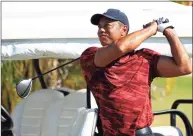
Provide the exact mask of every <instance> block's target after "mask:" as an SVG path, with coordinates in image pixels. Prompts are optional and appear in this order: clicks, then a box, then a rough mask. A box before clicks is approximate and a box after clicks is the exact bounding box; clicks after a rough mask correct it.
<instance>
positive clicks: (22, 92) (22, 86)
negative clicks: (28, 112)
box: [16, 57, 80, 98]
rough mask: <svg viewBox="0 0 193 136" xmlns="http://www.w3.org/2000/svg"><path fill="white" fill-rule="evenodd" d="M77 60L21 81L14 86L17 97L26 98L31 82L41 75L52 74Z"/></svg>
mask: <svg viewBox="0 0 193 136" xmlns="http://www.w3.org/2000/svg"><path fill="white" fill-rule="evenodd" d="M79 59H80V57H79V58H76V59H73V60H71V61H69V62H67V63H65V64H62V65H60V66H58V67H56V68H54V69H51V70H49V71H47V72H45V73H42V74H40V75H37V76H35V77H33V78H29V79H26V80H21V81H20V82H19V83H17V84H16V91H17V94H18V95H19V97H21V98H26V97H27V96H28V95H29V93H30V91H31V87H32V81H33V80H35V79H36V78H38V77H41V76H43V75H45V74H48V73H50V72H52V71H54V70H56V69H58V68H60V67H63V66H65V65H68V64H70V63H73V62H75V61H77V60H79Z"/></svg>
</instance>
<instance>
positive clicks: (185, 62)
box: [157, 28, 192, 77]
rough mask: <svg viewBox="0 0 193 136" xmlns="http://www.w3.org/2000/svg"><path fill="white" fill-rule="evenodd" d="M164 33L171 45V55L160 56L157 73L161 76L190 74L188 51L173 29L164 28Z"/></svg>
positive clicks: (190, 65)
mask: <svg viewBox="0 0 193 136" xmlns="http://www.w3.org/2000/svg"><path fill="white" fill-rule="evenodd" d="M164 35H165V36H166V38H167V40H168V42H169V44H170V46H171V53H172V57H168V56H161V57H160V59H159V61H158V63H157V69H158V74H159V75H160V76H161V77H176V76H182V75H187V74H191V73H192V62H191V59H190V58H189V56H188V53H187V52H186V50H185V48H184V46H183V45H182V43H181V41H180V39H179V38H178V36H177V35H176V33H175V31H174V29H171V28H168V29H165V30H164Z"/></svg>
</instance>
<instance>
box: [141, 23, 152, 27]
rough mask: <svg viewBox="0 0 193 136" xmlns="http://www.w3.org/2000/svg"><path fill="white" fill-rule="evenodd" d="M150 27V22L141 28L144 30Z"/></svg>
mask: <svg viewBox="0 0 193 136" xmlns="http://www.w3.org/2000/svg"><path fill="white" fill-rule="evenodd" d="M150 25H151V22H149V23H147V24H145V25H143V28H146V27H148V26H150Z"/></svg>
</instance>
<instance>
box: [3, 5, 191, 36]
mask: <svg viewBox="0 0 193 136" xmlns="http://www.w3.org/2000/svg"><path fill="white" fill-rule="evenodd" d="M72 7H76V8H72ZM108 8H117V9H120V10H122V11H124V12H125V13H126V14H127V16H128V19H129V22H130V32H133V31H136V30H139V29H142V26H143V24H145V23H148V22H150V21H152V20H153V19H156V18H158V17H162V16H163V17H167V18H169V20H170V22H171V24H172V25H174V27H175V29H176V31H177V33H178V35H179V36H180V37H192V6H184V5H180V4H177V3H174V2H140V3H139V2H102V3H101V2H19V3H18V2H7V3H6V2H5V3H2V39H42V38H43V39H44V38H97V33H96V32H97V27H96V26H93V25H92V24H91V23H90V18H91V16H92V15H93V14H95V13H103V12H104V11H106V10H107V9H108ZM133 13H135V14H133ZM155 37H164V36H163V35H162V34H157V35H155Z"/></svg>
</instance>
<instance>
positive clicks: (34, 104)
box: [12, 89, 68, 136]
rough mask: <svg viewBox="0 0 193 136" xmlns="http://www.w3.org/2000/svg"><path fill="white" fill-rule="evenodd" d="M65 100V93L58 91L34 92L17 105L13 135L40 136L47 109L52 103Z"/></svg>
mask: <svg viewBox="0 0 193 136" xmlns="http://www.w3.org/2000/svg"><path fill="white" fill-rule="evenodd" d="M60 90H62V89H60ZM67 91H68V90H67ZM63 92H65V89H63ZM64 98H65V97H64V95H63V93H61V92H59V91H56V89H41V90H38V91H35V92H33V93H32V94H31V95H30V96H29V97H27V98H25V99H23V100H22V101H21V102H20V103H19V104H17V106H16V108H15V109H14V111H13V114H12V118H13V123H14V127H13V133H14V134H15V135H16V136H27V135H29V134H31V135H40V132H41V127H42V122H44V119H45V118H44V115H45V112H46V110H47V108H48V107H49V106H50V104H51V103H53V102H55V101H58V100H62V99H64Z"/></svg>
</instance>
